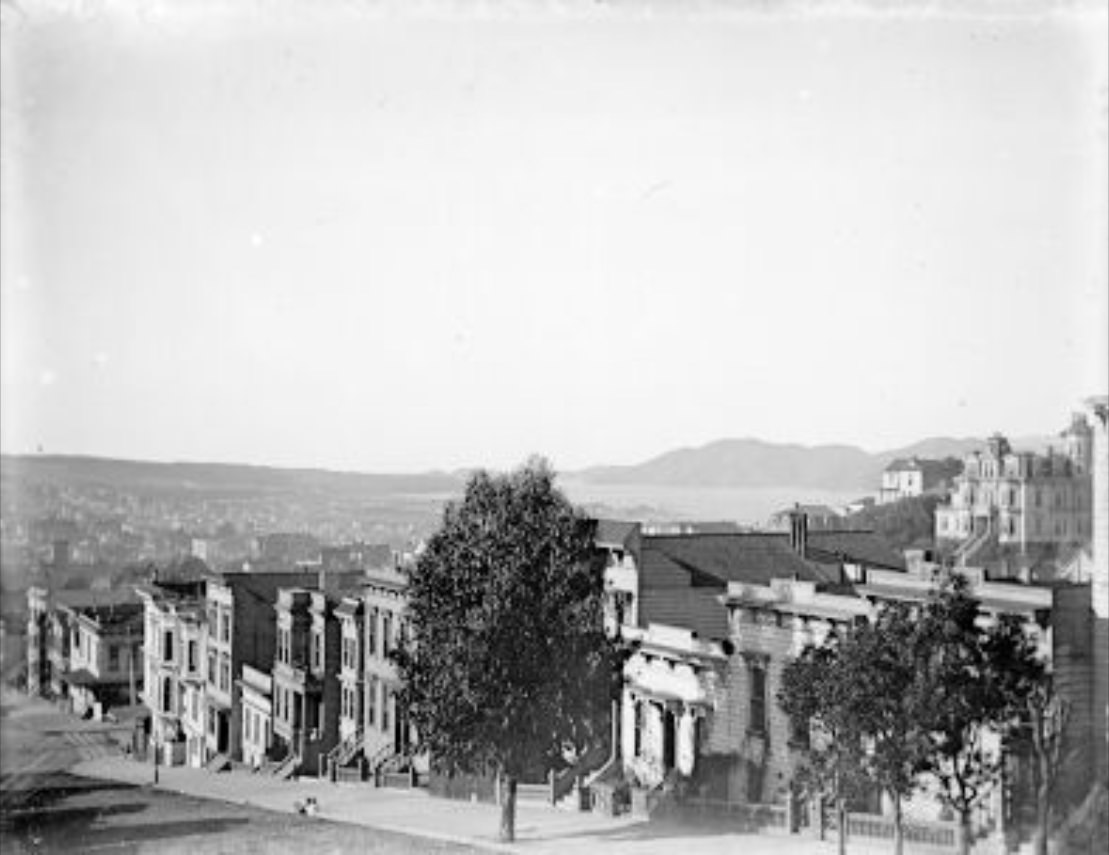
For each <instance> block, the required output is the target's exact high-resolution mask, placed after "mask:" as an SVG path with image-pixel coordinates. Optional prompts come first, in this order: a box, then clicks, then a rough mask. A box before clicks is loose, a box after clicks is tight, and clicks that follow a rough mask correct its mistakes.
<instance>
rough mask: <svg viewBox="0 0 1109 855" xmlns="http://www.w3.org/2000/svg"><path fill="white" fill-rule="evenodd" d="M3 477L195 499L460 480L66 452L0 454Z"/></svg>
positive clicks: (431, 489) (400, 488) (352, 491)
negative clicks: (161, 461) (176, 461)
mask: <svg viewBox="0 0 1109 855" xmlns="http://www.w3.org/2000/svg"><path fill="white" fill-rule="evenodd" d="M0 466H2V472H3V478H4V481H5V482H6V483H5V485H7V483H8V482H10V481H13V480H24V479H29V480H32V481H35V482H38V483H44V484H51V483H52V484H69V485H74V486H78V485H83V486H91V485H100V486H105V487H115V488H124V489H128V490H137V491H142V492H147V493H162V492H165V493H187V494H190V495H193V496H195V497H206V496H210V497H213V498H230V497H234V496H243V497H246V496H257V495H266V494H269V495H280V494H286V493H305V492H308V493H319V494H330V495H333V496H379V495H380V496H386V495H397V494H428V493H455V492H459V491H460V490H461V489H462V486H463V481H462V480H461V479H459V478H457V477H456V476H454V475H448V474H442V473H428V474H417V475H382V474H369V473H361V472H332V471H329V470H326V469H279V468H276V467H271V466H246V465H242V464H225V463H153V462H149V461H139V460H113V459H110V458H103V457H79V456H65V455H11V454H5V455H2V456H0Z"/></svg>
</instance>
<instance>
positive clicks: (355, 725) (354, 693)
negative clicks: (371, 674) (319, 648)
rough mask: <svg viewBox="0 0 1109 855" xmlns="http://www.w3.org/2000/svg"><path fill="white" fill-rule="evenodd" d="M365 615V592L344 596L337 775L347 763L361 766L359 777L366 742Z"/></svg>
mask: <svg viewBox="0 0 1109 855" xmlns="http://www.w3.org/2000/svg"><path fill="white" fill-rule="evenodd" d="M365 614H366V609H365V601H364V599H363V594H362V592H361V591H359V592H358V593H356V594H355V593H351V594H348V595H347V596H344V597H343V599H342V602H340V603H339V605H338V606H337V607H336V608H335V617H336V618H337V619H338V621H339V674H338V680H339V744H338V745H337V746H336V747H335V748H334V749H332V752H331V756H330V758H329V762H330V763H331V764H332V765H333V766H334V767H336V772H337V770H338V768H341V767H343V766H346V765H347V764H350V763H352V762H354V763H357V764H358V765H359V769H358V770H357V771H358V773H359V777H361V772H362V769H361V766H362V764H363V762H364V755H363V753H362V747H363V742H364V739H365V730H364V723H365V719H364V714H365V711H364V705H365V701H366V680H365V676H366V672H365V664H366V657H365V652H364V641H365V631H366V622H365Z"/></svg>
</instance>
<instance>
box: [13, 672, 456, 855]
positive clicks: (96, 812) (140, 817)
mask: <svg viewBox="0 0 1109 855" xmlns="http://www.w3.org/2000/svg"><path fill="white" fill-rule="evenodd" d="M124 730H125V729H124ZM124 735H125V734H124V731H122V730H121V729H119V728H113V727H110V726H104V725H98V724H95V723H91V722H85V721H81V720H79V719H76V718H74V717H72V716H69V715H66V714H64V713H62V712H59V711H58V710H57V709H56V708H55V707H53V706H52V705H51V704H49V703H47V702H45V701H42V700H32V699H28V698H26V697H25V696H22V695H19V694H17V693H14V692H10V691H8V690H4V691H3V694H2V695H0V747H2V752H0V851H3V852H4V853H5V855H10V854H11V853H24V852H26V853H32V852H33V853H43V852H113V853H118V852H125V853H131V852H135V853H147V852H150V853H153V852H158V853H161V852H188V853H198V852H200V853H205V852H213V853H214V852H267V853H268V852H289V853H292V852H303V851H305V850H306V849H308V848H312V849H314V850H315V851H319V852H350V851H358V852H370V853H391V855H392V853H400V855H409V853H421V852H435V853H444V855H447V853H450V855H455V853H466V852H472V851H474V850H473V849H472V848H471V847H467V846H463V845H458V844H453V843H449V842H442V843H441V842H437V841H433V840H429V839H427V838H425V837H412V836H410V835H400V834H395V833H390V832H388V831H383V830H379V829H373V828H366V827H364V826H358V825H352V824H344V823H339V822H329V821H327V820H321V819H312V818H308V817H303V816H299V815H297V814H295V813H294V812H293V811H292V810H291V809H290V810H285V811H283V812H281V813H274V812H273V811H268V810H263V809H261V808H257V807H251V806H248V805H243V804H238V803H236V802H237V801H238V800H237V799H236V800H232V801H227V802H223V801H219V800H214V799H211V798H199V797H197V796H194V795H185V794H182V793H179V792H174V791H172V790H161V789H154V788H153V787H151V786H149V779H150V775H149V774H148V773H150V772H151V769H150V767H148V766H147V767H144V766H141V765H140V764H138V763H135V762H133V761H131V760H127V759H125V758H124V757H123V755H122V753H121V751H120V748H119V743H118V741H117V740H119V739H121V738H123V737H124ZM82 763H92V764H96V763H106V764H108V768H116V769H120V770H126V771H127V772H130V773H139V772H142V773H147V774H146V778H145V779H143V776H142V775H134V777H135V778H136V783H129V782H127V781H126V780H123V781H120V780H107V779H104V778H98V777H95V776H87V775H80V774H75V773H74V772H73V771H70V767H71V766H73V765H74V764H78V765H80V764H82Z"/></svg>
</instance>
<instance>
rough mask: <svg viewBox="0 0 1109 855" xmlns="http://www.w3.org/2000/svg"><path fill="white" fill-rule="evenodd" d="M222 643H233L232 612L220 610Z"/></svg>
mask: <svg viewBox="0 0 1109 855" xmlns="http://www.w3.org/2000/svg"><path fill="white" fill-rule="evenodd" d="M219 637H220V641H222V642H224V643H225V644H229V643H230V642H231V610H230V609H220V633H219Z"/></svg>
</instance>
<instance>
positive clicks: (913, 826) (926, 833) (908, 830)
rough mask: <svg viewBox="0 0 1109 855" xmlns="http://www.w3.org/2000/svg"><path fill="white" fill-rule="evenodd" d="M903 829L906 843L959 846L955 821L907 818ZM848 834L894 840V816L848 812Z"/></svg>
mask: <svg viewBox="0 0 1109 855" xmlns="http://www.w3.org/2000/svg"><path fill="white" fill-rule="evenodd" d="M901 830H902V833H903V834H904V837H905V842H906V843H917V844H920V845H921V846H933V847H936V848H939V849H956V848H958V841H959V826H958V824H957V823H954V822H920V821H917V820H912V821H909V820H905V821H903V822H902V823H901ZM847 836H848V837H870V838H879V839H882V840H893V836H894V827H893V817H889V816H878V815H877V814H866V813H851V814H848V815H847Z"/></svg>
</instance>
